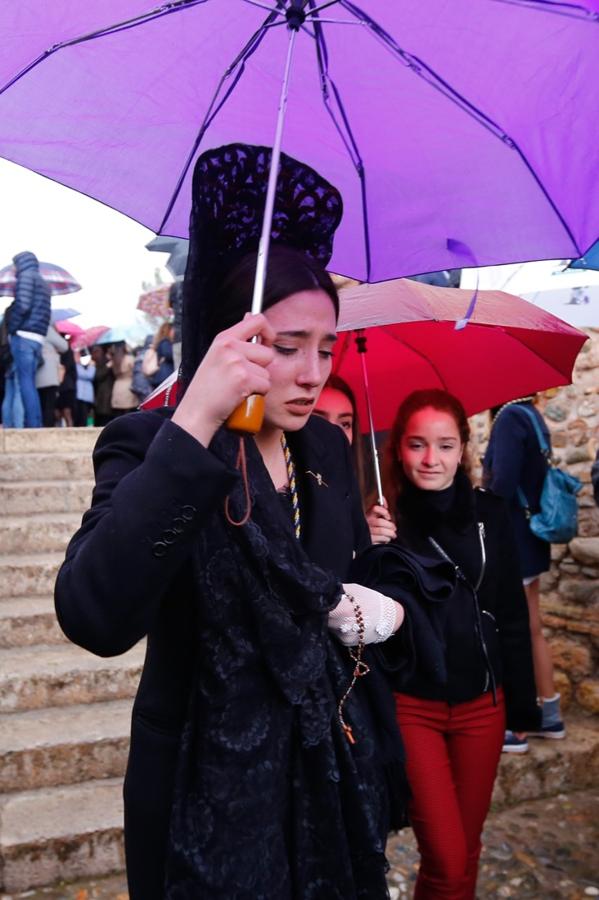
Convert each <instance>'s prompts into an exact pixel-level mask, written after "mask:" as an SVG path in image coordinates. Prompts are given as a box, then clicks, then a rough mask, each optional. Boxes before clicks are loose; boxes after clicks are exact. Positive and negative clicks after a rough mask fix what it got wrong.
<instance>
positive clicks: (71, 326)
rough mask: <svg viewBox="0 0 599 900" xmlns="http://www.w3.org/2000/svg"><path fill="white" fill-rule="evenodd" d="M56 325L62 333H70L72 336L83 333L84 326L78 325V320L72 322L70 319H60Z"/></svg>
mask: <svg viewBox="0 0 599 900" xmlns="http://www.w3.org/2000/svg"><path fill="white" fill-rule="evenodd" d="M54 327H55V328H56V330H57V331H59V332H60V333H61V334H70V335H71V336H72V337H75V335H79V334H83V328H82V327H81V325H77V323H76V322H70V321H69V320H68V319H60V320H59V321H57V322H55V323H54Z"/></svg>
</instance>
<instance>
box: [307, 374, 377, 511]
mask: <svg viewBox="0 0 599 900" xmlns="http://www.w3.org/2000/svg"><path fill="white" fill-rule="evenodd" d="M314 415H315V416H321V417H322V418H323V419H326V420H327V421H328V422H331V423H332V424H333V425H338V426H339V427H340V428H341V429H342V430H343V431H344V432H345V436H346V437H347V439H348V441H349V442H350V444H351V448H352V454H353V457H354V464H355V469H356V475H357V477H358V484H359V486H360V494H361V496H362V498H364V497H365V484H364V481H365V478H364V452H363V451H364V448H363V444H362V434H361V432H360V420H359V418H358V407H357V405H356V397H355V395H354V392H353V391H352V389H351V388H350V386H349V384H348V383H347V382H346V381H344V380H343V378H340V377H339V375H329V377H328V378H327V381H326V384H325V386H324V388H323V389H322V393H321V395H320V397H319V398H318V403H317V404H316V407H315V409H314Z"/></svg>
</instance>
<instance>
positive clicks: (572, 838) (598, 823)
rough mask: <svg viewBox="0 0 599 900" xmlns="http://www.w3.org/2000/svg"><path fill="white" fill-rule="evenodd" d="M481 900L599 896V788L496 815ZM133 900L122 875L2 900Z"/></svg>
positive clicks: (394, 882) (398, 853) (398, 871)
mask: <svg viewBox="0 0 599 900" xmlns="http://www.w3.org/2000/svg"><path fill="white" fill-rule="evenodd" d="M484 845H485V849H484V851H483V856H482V859H481V869H480V877H479V882H478V891H477V895H478V897H479V898H480V900H494V898H503V897H515V898H518V900H558V898H559V900H586V898H587V897H599V788H598V789H597V790H596V791H594V792H586V793H573V794H562V795H559V796H557V797H553V798H551V799H550V800H535V801H532V802H529V803H522V804H520V805H519V806H518V807H516V808H513V809H508V810H505V811H503V812H498V813H491V814H490V815H489V818H488V819H487V825H486V827H485V832H484ZM388 851H389V852H388V855H389V861H390V863H391V866H392V871H391V873H390V878H389V886H390V890H391V897H392V900H403V898H406V900H407V898H409V897H411V896H412V890H413V883H414V880H415V877H416V870H417V867H418V854H417V852H416V847H415V843H414V838H413V836H412V833H411V832H410V831H405V832H402V833H401V834H400V835H398V836H396V837H394V838H392V840H391V841H390V844H389V848H388ZM25 897H27V898H29V900H128V894H127V886H126V882H125V879H124V877H123V876H122V875H119V876H113V877H110V878H104V879H97V880H93V881H87V882H85V883H83V882H78V883H77V884H68V885H67V884H62V885H56V886H55V887H51V888H43V889H40V890H36V891H27V892H25V893H22V894H11V895H8V894H5V895H2V896H1V898H0V900H22V898H25Z"/></svg>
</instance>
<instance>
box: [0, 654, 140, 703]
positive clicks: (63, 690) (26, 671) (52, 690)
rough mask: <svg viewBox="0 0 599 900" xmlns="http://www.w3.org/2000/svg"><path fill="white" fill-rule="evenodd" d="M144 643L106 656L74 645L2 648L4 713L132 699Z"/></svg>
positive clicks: (0, 676) (0, 678)
mask: <svg viewBox="0 0 599 900" xmlns="http://www.w3.org/2000/svg"><path fill="white" fill-rule="evenodd" d="M144 652H145V646H144V642H140V643H139V644H138V645H137V646H136V647H133V649H132V650H129V652H128V653H125V654H123V655H122V656H116V657H111V658H109V659H105V658H102V657H99V656H94V655H93V654H91V653H88V652H87V651H86V650H82V649H81V648H80V647H76V646H75V645H74V644H70V643H66V644H64V645H55V646H45V645H39V646H36V647H16V648H11V649H5V650H0V712H14V711H16V710H27V709H43V708H45V707H48V706H69V705H72V704H81V703H97V702H100V701H102V700H120V699H123V698H127V697H133V695H134V694H135V691H136V689H137V683H138V681H139V676H140V674H141V668H142V664H143V658H144Z"/></svg>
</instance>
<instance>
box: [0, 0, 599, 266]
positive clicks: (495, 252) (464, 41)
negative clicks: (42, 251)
mask: <svg viewBox="0 0 599 900" xmlns="http://www.w3.org/2000/svg"><path fill="white" fill-rule="evenodd" d="M292 5H295V6H296V7H297V6H298V4H297V3H295V4H294V2H293V0H174V2H171V3H169V4H168V5H165V6H163V7H160V8H154V5H153V0H103V2H102V3H101V4H81V3H76V2H74V0H55V2H53V3H47V2H46V0H28V2H26V3H25V2H23V3H17V4H15V3H5V4H2V5H1V7H0V29H1V32H2V35H3V53H2V59H1V60H0V121H1V122H2V129H1V136H0V155H2V156H4V157H6V158H7V159H10V160H13V161H15V162H18V163H20V164H21V165H24V166H27V167H28V168H30V169H33V170H35V171H37V172H40V173H42V174H44V175H46V176H48V177H50V178H52V179H54V180H56V181H59V182H61V183H63V184H66V185H69V186H70V187H74V188H76V189H77V190H79V191H81V192H83V193H86V194H89V195H90V196H92V197H96V198H98V199H100V200H102V201H103V202H104V203H106V204H108V205H109V206H112V207H114V208H115V209H118V210H121V211H122V212H125V213H126V214H127V215H129V216H131V217H132V218H134V219H137V220H138V221H140V222H142V223H143V224H145V225H147V226H148V227H150V228H151V229H152V230H153V231H155V232H158V233H162V234H167V235H178V236H184V237H185V236H187V222H188V215H189V200H190V196H191V189H190V179H191V172H192V169H193V162H194V160H195V158H196V157H197V155H198V154H199V153H200V152H201V151H202V150H204V149H206V148H207V147H211V146H218V145H221V144H225V143H229V142H233V141H245V142H249V143H255V144H263V145H271V144H272V143H273V130H274V122H275V117H276V108H277V104H278V100H279V93H280V86H281V81H282V75H283V71H284V68H285V59H286V54H287V48H288V44H289V39H288V28H287V27H286V18H285V16H286V15H287V14H290V11H291V6H292ZM300 6H301V4H300ZM299 14H300V17H301V16H303V15H304V14H305V15H306V19H305V21H304V22H303V24H302V23H300V24H301V27H300V28H299V31H298V33H297V39H296V42H295V43H296V46H295V51H294V59H293V65H292V68H291V79H290V86H289V103H288V114H287V121H286V124H285V134H284V140H283V149H284V150H285V151H286V152H287V153H289V154H290V155H292V156H294V157H296V158H298V159H301V160H303V161H305V162H306V163H308V164H309V165H312V166H313V167H314V168H316V169H317V170H318V171H319V172H321V173H322V175H323V176H324V177H325V178H327V179H329V180H330V181H331V182H332V183H334V184H335V185H336V186H338V187H339V189H340V190H341V192H342V194H343V197H344V202H345V210H346V212H345V216H344V220H343V222H342V225H341V227H340V230H339V233H338V237H337V240H336V245H335V253H334V256H333V259H332V261H331V268H332V270H333V271H337V272H343V273H346V274H349V275H352V276H355V277H357V278H359V279H362V280H364V279H366V280H370V281H377V280H383V279H388V278H391V277H396V276H399V275H402V274H415V273H419V272H430V271H433V270H443V269H452V268H456V267H460V266H462V265H474V264H478V265H490V264H495V263H503V262H512V261H518V260H527V259H542V258H548V257H551V258H560V257H561V258H563V257H569V258H572V257H577V256H581V255H582V254H583V253H584V252H585V250H586V249H587V247H589V246H590V245H591V244H592V243H593V241H594V240H595V239H596V237H597V234H599V192H597V190H596V184H597V174H598V172H599V140H598V139H597V138H598V135H597V126H596V124H595V123H596V121H597V116H596V111H597V109H598V108H599V53H598V52H597V45H598V38H599V4H598V2H597V0H586V2H585V0H579V2H564V3H558V2H554V0H526V2H525V0H511V2H508V0H452V2H440V0H395V2H388V0H369V2H368V3H367V4H366V3H364V5H363V9H362V8H360V7H359V6H357V5H356V4H354V3H352V2H349V0H307V2H306V3H305V4H303V7H302V8H300V10H299ZM119 23H120V24H119Z"/></svg>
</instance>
